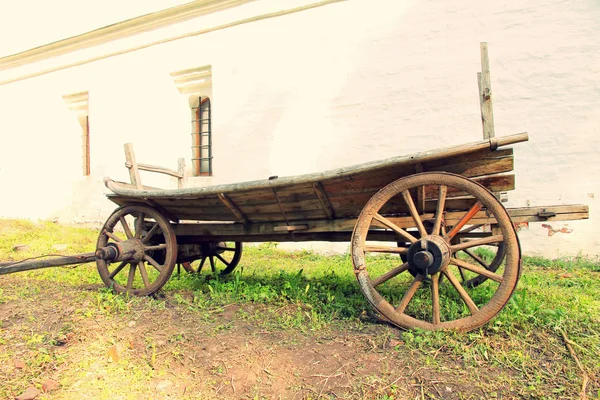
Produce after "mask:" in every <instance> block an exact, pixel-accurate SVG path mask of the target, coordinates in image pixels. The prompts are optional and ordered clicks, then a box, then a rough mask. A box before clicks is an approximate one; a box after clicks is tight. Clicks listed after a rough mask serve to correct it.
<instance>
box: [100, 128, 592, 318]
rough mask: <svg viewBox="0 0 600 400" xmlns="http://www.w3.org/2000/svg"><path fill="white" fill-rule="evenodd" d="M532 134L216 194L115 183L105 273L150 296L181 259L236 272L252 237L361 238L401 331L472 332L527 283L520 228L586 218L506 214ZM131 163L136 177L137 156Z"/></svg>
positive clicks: (543, 212) (364, 266) (356, 256)
mask: <svg viewBox="0 0 600 400" xmlns="http://www.w3.org/2000/svg"><path fill="white" fill-rule="evenodd" d="M527 139H528V137H527V134H518V135H513V136H507V137H502V138H491V139H489V140H484V141H480V142H475V143H470V144H465V145H461V146H456V147H449V148H444V149H438V150H434V151H428V152H423V153H417V154H413V155H409V156H402V157H396V158H391V159H387V160H383V161H376V162H370V163H365V164H360V165H356V166H353V167H349V168H342V169H336V170H331V171H327V172H323V173H316V174H309V175H301V176H295V177H286V178H278V177H271V178H269V179H266V180H262V181H253V182H245V183H236V184H230V185H219V186H210V187H194V188H180V189H173V190H162V189H155V188H147V187H142V186H141V184H140V183H139V181H138V182H137V186H136V185H135V184H129V183H124V182H116V181H113V180H111V179H108V178H107V179H106V180H105V184H106V186H107V187H108V188H109V189H110V190H111V191H112V193H111V194H109V195H108V198H109V199H110V200H112V201H113V202H115V203H116V204H118V205H119V206H120V207H119V208H117V209H116V210H115V211H114V213H113V214H112V215H111V216H110V217H109V218H108V220H107V221H106V223H105V224H104V226H103V228H102V230H101V232H100V235H99V238H98V242H97V250H96V253H95V257H96V264H97V267H98V271H99V273H100V276H101V277H102V280H103V281H104V283H105V284H106V285H107V286H109V287H112V288H114V290H115V291H117V292H129V293H133V294H138V295H148V294H152V293H155V292H156V291H158V290H159V289H160V288H161V287H162V286H163V285H164V284H165V283H166V282H167V280H168V279H169V277H170V276H171V274H172V272H173V270H174V267H175V265H176V264H182V265H183V266H184V267H185V268H186V269H188V270H189V271H192V272H193V271H198V270H200V269H202V268H203V267H206V268H207V267H208V265H210V268H211V269H212V271H213V272H218V273H221V274H228V273H231V272H232V271H233V270H234V269H235V267H236V266H237V265H238V263H239V261H240V258H241V253H242V243H243V242H266V241H276V242H300V241H350V243H351V254H352V263H353V265H354V272H355V275H356V278H357V281H358V284H359V286H360V289H361V290H362V292H363V293H364V295H365V297H366V298H367V300H368V301H369V303H370V304H371V305H372V306H373V307H374V308H375V309H377V310H378V311H379V312H380V313H381V314H382V315H383V316H384V317H385V318H386V319H388V320H389V321H390V322H391V323H392V324H394V325H397V326H399V327H403V328H415V327H419V328H423V329H453V328H454V329H460V330H470V329H474V328H476V327H478V326H481V325H482V324H484V323H486V322H487V321H489V320H490V319H491V318H492V317H493V316H495V315H496V314H497V313H498V312H499V311H500V310H501V309H502V308H503V307H504V306H505V305H506V303H507V302H508V300H509V299H510V296H511V294H512V293H513V291H514V290H515V288H516V285H517V281H518V279H519V275H520V273H521V250H520V246H519V241H518V237H517V232H516V229H515V223H517V222H531V221H546V220H568V219H582V218H587V215H588V214H587V213H588V210H587V207H586V206H578V205H575V206H556V207H543V208H535V207H528V208H517V209H508V210H507V209H505V208H504V207H503V205H502V203H501V201H500V200H499V197H500V194H501V193H505V192H507V191H510V190H512V189H514V187H515V178H514V175H512V174H510V173H509V172H510V171H512V170H513V150H512V149H511V148H504V146H506V145H510V144H514V143H518V142H523V141H526V140H527ZM127 165H128V167H129V168H130V169H131V168H133V170H134V171H133V172H135V169H136V168H137V166H136V165H135V161H133V163H131V162H129V163H128V164H127ZM146 169H150V170H153V169H152V168H150V167H147V168H146ZM154 170H157V168H155V169H154ZM133 175H135V174H132V177H133ZM134 179H135V178H134ZM138 179H139V178H138ZM381 253H388V254H393V255H394V257H395V256H396V255H398V263H397V266H395V267H393V268H391V269H389V270H381V267H380V266H379V265H380V264H381V263H378V262H377V257H371V256H370V254H381ZM194 261H196V262H195V263H193V264H192V262H194ZM406 277H409V279H408V281H409V282H408V281H407V278H406ZM401 280H404V281H405V282H406V284H405V286H402V285H400V284H398V282H400V281H401Z"/></svg>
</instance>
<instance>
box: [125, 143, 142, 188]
mask: <svg viewBox="0 0 600 400" xmlns="http://www.w3.org/2000/svg"><path fill="white" fill-rule="evenodd" d="M125 160H126V163H125V166H126V167H127V168H128V169H129V179H131V184H132V185H134V186H135V188H136V189H139V190H142V178H140V171H138V167H137V163H136V162H135V153H134V152H133V143H125Z"/></svg>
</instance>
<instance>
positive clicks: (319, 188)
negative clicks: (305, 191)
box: [313, 182, 335, 219]
mask: <svg viewBox="0 0 600 400" xmlns="http://www.w3.org/2000/svg"><path fill="white" fill-rule="evenodd" d="M313 188H314V189H315V193H316V195H317V197H318V198H319V201H320V202H321V206H323V211H325V215H327V218H328V219H333V218H335V212H334V211H333V207H332V206H331V203H330V202H329V199H328V198H327V193H325V190H324V189H323V185H321V182H315V183H313Z"/></svg>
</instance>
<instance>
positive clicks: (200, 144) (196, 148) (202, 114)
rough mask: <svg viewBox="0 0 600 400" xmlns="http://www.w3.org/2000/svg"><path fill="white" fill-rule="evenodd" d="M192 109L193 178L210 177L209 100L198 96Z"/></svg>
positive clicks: (210, 130) (210, 126)
mask: <svg viewBox="0 0 600 400" xmlns="http://www.w3.org/2000/svg"><path fill="white" fill-rule="evenodd" d="M196 104H197V105H196V106H195V107H192V165H193V168H194V175H195V176H211V175H212V138H211V134H212V124H211V107H210V98H209V97H207V96H199V97H198V103H196Z"/></svg>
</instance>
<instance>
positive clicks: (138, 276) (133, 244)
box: [96, 205, 177, 296]
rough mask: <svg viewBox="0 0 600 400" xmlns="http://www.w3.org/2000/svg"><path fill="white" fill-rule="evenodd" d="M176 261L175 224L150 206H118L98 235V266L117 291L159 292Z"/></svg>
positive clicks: (105, 279) (106, 281)
mask: <svg viewBox="0 0 600 400" xmlns="http://www.w3.org/2000/svg"><path fill="white" fill-rule="evenodd" d="M176 260H177V239H176V237H175V232H174V231H173V228H172V227H171V224H170V223H169V221H168V220H167V219H166V218H164V217H163V216H162V215H161V214H159V213H158V212H157V211H155V210H153V209H152V208H150V207H147V206H143V205H132V206H125V207H120V208H117V209H116V210H115V211H114V212H113V213H112V214H111V216H110V217H108V219H107V221H106V222H105V223H104V226H103V227H102V230H101V231H100V235H99V236H98V241H97V244H96V267H97V268H98V273H99V274H100V277H101V278H102V281H103V282H104V284H105V285H106V286H108V287H112V288H113V289H114V290H115V291H116V292H117V293H130V294H135V295H141V296H145V295H150V294H153V293H155V292H157V291H158V290H160V288H162V287H163V286H164V284H165V283H167V280H168V279H169V277H170V276H171V273H172V272H173V268H174V267H175V261H176ZM115 265H116V266H115ZM113 266H115V267H114V268H113Z"/></svg>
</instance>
